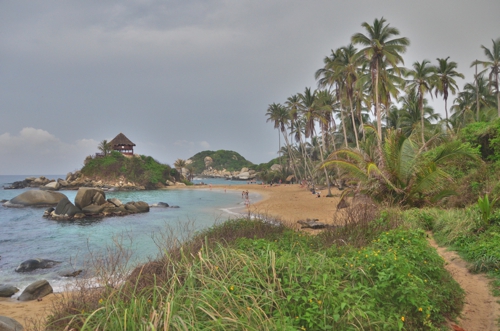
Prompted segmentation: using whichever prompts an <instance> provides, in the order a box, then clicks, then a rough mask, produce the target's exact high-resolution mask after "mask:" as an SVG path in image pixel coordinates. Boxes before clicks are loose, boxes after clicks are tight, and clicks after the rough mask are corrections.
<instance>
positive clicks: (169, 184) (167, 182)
mask: <svg viewBox="0 0 500 331" xmlns="http://www.w3.org/2000/svg"><path fill="white" fill-rule="evenodd" d="M165 184H166V185H167V186H175V183H174V182H172V181H170V180H168V179H167V180H166V181H165Z"/></svg>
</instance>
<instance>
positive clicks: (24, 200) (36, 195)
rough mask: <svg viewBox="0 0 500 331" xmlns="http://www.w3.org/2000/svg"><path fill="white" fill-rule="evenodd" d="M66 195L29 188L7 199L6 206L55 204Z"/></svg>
mask: <svg viewBox="0 0 500 331" xmlns="http://www.w3.org/2000/svg"><path fill="white" fill-rule="evenodd" d="M65 197H66V196H65V195H64V194H62V193H59V192H53V191H40V190H29V191H26V192H23V193H21V194H19V195H18V196H16V197H14V198H12V199H10V200H9V201H7V202H6V203H5V204H4V206H6V207H30V206H33V207H50V206H56V205H57V204H58V203H59V201H61V200H62V199H63V198H65Z"/></svg>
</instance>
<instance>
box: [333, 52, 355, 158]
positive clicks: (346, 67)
mask: <svg viewBox="0 0 500 331" xmlns="http://www.w3.org/2000/svg"><path fill="white" fill-rule="evenodd" d="M356 54H357V49H356V48H355V47H354V46H353V45H352V44H349V45H348V46H346V47H342V48H340V50H339V53H338V55H339V56H337V57H336V61H335V62H334V63H333V64H334V66H335V71H336V72H337V73H338V75H339V76H340V77H342V78H341V79H342V81H343V85H344V88H345V92H346V95H347V100H348V101H349V107H350V109H351V120H352V127H353V131H354V138H355V140H356V148H358V149H359V138H358V129H357V127H356V121H355V116H354V107H353V98H354V93H355V91H356V89H357V84H356V82H357V80H358V75H359V66H360V65H361V60H362V58H360V57H359V56H356Z"/></svg>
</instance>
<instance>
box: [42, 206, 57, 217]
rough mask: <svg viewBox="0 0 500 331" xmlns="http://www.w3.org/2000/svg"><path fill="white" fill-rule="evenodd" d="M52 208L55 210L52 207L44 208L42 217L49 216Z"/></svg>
mask: <svg viewBox="0 0 500 331" xmlns="http://www.w3.org/2000/svg"><path fill="white" fill-rule="evenodd" d="M54 210H55V209H54V207H50V208H47V209H45V211H44V212H43V217H49V216H50V215H51V214H52V212H53V211H54Z"/></svg>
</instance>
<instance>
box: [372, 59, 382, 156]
mask: <svg viewBox="0 0 500 331" xmlns="http://www.w3.org/2000/svg"><path fill="white" fill-rule="evenodd" d="M374 101H375V112H376V113H377V133H378V144H379V146H380V149H382V113H381V111H380V105H379V103H378V61H377V63H376V64H375V100H374Z"/></svg>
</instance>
